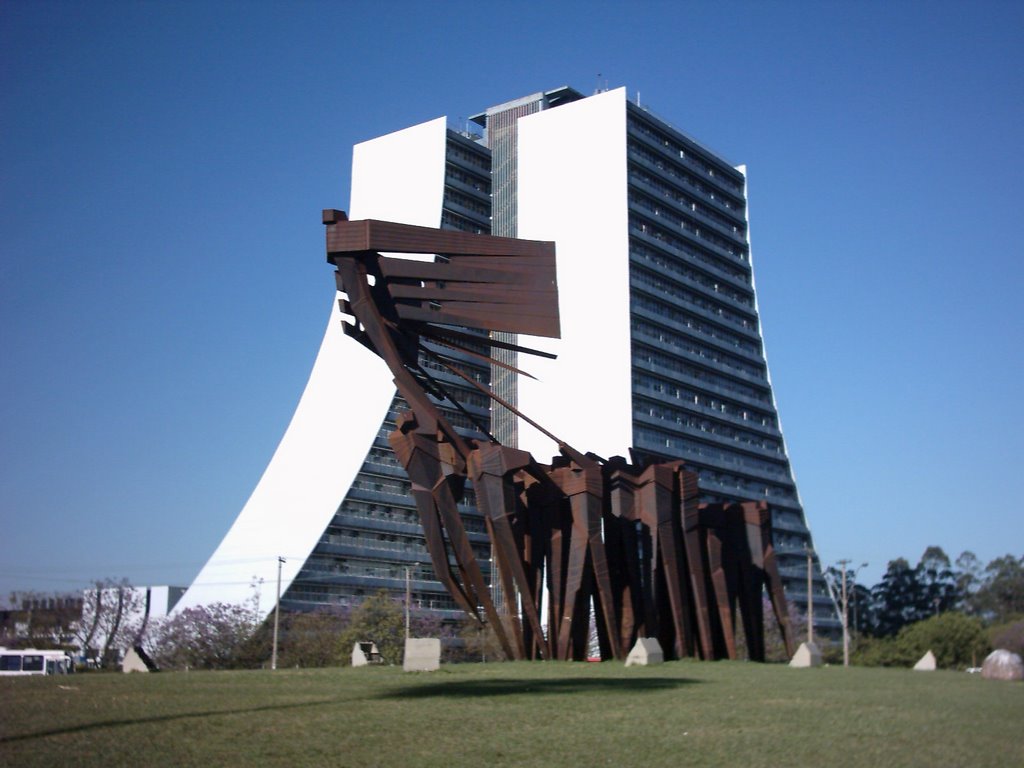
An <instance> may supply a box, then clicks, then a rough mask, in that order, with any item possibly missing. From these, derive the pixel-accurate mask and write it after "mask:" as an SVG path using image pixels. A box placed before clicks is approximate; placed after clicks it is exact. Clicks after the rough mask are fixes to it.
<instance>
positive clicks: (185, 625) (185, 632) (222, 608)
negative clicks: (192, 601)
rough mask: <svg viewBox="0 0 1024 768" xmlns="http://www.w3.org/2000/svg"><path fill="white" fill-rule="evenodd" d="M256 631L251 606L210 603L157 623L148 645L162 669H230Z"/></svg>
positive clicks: (238, 664) (236, 665) (236, 664)
mask: <svg viewBox="0 0 1024 768" xmlns="http://www.w3.org/2000/svg"><path fill="white" fill-rule="evenodd" d="M254 630H255V626H254V624H253V620H252V609H250V608H249V607H248V606H242V605H229V604H227V603H211V604H209V605H200V606H195V607H193V608H186V609H185V610H183V611H182V612H181V613H178V614H175V615H173V616H170V617H168V618H165V619H163V620H161V621H159V622H157V623H156V625H155V626H154V627H153V629H152V631H151V632H150V633H149V637H148V638H147V639H146V642H145V645H146V649H147V651H148V652H149V654H150V656H152V658H153V660H154V661H155V662H156V664H157V666H159V667H161V668H163V669H186V668H187V669H231V668H235V667H238V666H241V664H240V655H241V651H242V649H243V647H244V645H245V643H246V641H247V640H248V639H249V638H250V637H251V636H252V634H253V632H254Z"/></svg>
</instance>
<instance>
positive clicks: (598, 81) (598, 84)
mask: <svg viewBox="0 0 1024 768" xmlns="http://www.w3.org/2000/svg"><path fill="white" fill-rule="evenodd" d="M594 93H601V73H600V72H598V73H597V87H596V88H594Z"/></svg>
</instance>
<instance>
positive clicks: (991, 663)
mask: <svg viewBox="0 0 1024 768" xmlns="http://www.w3.org/2000/svg"><path fill="white" fill-rule="evenodd" d="M981 676H982V677H984V678H986V679H988V680H1024V661H1021V658H1020V656H1018V655H1017V654H1016V653H1013V652H1012V651H1007V650H1006V649H1004V648H999V649H997V650H995V651H992V653H990V654H989V655H988V656H986V657H985V661H984V663H982V665H981Z"/></svg>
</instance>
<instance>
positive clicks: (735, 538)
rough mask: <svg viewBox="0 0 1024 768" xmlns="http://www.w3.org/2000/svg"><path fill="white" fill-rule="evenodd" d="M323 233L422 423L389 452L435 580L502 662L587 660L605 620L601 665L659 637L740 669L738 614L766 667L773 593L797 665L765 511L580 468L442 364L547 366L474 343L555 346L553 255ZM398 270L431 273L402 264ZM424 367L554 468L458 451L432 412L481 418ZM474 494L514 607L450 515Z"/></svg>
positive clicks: (659, 466)
mask: <svg viewBox="0 0 1024 768" xmlns="http://www.w3.org/2000/svg"><path fill="white" fill-rule="evenodd" d="M323 220H324V224H325V225H326V226H327V260H328V261H329V262H330V263H332V264H334V266H335V267H336V268H337V273H336V279H337V284H338V289H339V290H340V291H342V292H343V293H344V294H345V295H346V297H347V298H345V299H343V300H342V302H341V310H342V312H343V313H344V314H346V315H349V316H351V317H352V318H354V322H353V323H346V324H345V332H346V333H347V334H348V335H350V336H352V337H353V338H355V339H356V340H358V341H359V342H360V343H362V344H364V345H366V346H367V347H368V348H369V349H371V350H372V351H373V352H375V353H376V354H377V355H379V356H380V357H381V358H382V359H383V360H384V362H385V363H387V365H388V367H389V369H390V370H391V372H392V373H393V374H394V377H395V379H394V380H395V385H396V386H397V388H398V391H399V393H400V394H401V395H402V397H403V398H404V399H405V401H406V403H407V404H408V405H409V408H410V411H409V412H408V413H405V414H403V415H401V416H400V417H399V419H398V423H397V428H396V429H395V431H394V432H393V433H392V434H391V435H390V437H389V442H390V443H391V446H392V448H393V449H394V452H395V454H396V456H397V457H398V459H399V461H400V462H401V463H402V465H403V466H404V467H405V469H406V472H407V473H408V475H409V478H410V480H411V481H412V494H413V497H414V499H415V501H416V507H417V510H418V512H419V516H420V522H421V525H422V527H423V533H424V537H425V539H426V546H427V550H428V552H429V554H430V558H431V561H432V563H433V566H434V572H435V574H436V575H437V578H438V579H439V580H440V581H441V582H442V583H443V584H444V585H445V586H446V588H447V589H448V591H449V593H450V594H451V595H452V597H453V599H454V600H455V601H456V603H457V604H458V605H459V606H460V607H461V608H462V609H463V610H465V611H466V612H467V613H468V614H470V615H471V616H474V617H475V618H476V619H477V620H478V621H481V622H484V621H486V622H487V623H489V624H490V626H491V627H492V628H493V631H494V633H495V635H496V637H497V639H498V641H499V642H500V644H501V646H502V648H503V649H504V651H505V653H506V655H507V656H509V657H510V658H515V659H524V658H533V659H536V658H546V659H583V658H585V657H586V654H587V644H588V639H589V622H590V615H591V606H593V612H594V615H595V617H596V621H597V634H598V642H599V645H600V650H601V657H602V658H603V659H609V658H616V659H622V658H625V656H626V654H627V653H628V652H629V650H630V648H631V647H632V646H633V644H634V643H635V642H636V640H637V638H638V637H657V638H658V640H659V641H660V643H661V646H662V648H663V650H664V652H665V655H666V658H679V657H683V656H699V657H700V658H704V659H717V658H722V657H729V658H735V657H736V641H735V630H734V617H735V614H736V611H737V610H738V611H739V613H740V616H741V619H742V621H743V625H744V628H745V631H746V637H747V643H748V651H749V655H750V657H751V658H753V659H763V658H764V635H763V629H762V625H763V615H762V613H763V611H762V606H761V591H762V588H763V587H765V586H767V587H768V591H769V594H770V595H771V599H772V605H773V608H774V611H775V614H776V617H777V618H778V620H779V624H780V626H781V628H782V631H783V636H784V638H785V642H786V647H787V651H788V652H789V653H790V654H792V651H793V649H792V639H791V632H790V628H789V621H788V616H787V612H786V604H785V597H784V595H783V592H782V584H781V580H780V578H779V573H778V569H777V568H776V565H775V556H774V553H773V550H772V545H771V514H770V511H769V509H768V506H767V504H765V503H764V502H745V503H739V504H718V505H708V504H699V503H698V489H697V475H696V473H694V472H691V471H689V470H687V469H686V468H685V466H684V465H683V463H682V462H678V461H675V462H665V463H656V464H651V465H649V466H642V467H638V466H635V465H633V464H631V463H629V462H627V461H626V460H625V459H623V458H621V457H612V458H610V459H607V460H605V459H601V458H600V457H597V456H595V455H593V454H583V453H580V452H579V451H577V450H576V449H574V448H573V447H572V446H570V445H568V444H566V443H565V442H563V441H560V440H558V438H557V437H555V436H554V435H551V434H550V433H549V432H547V431H546V430H544V428H543V427H541V426H540V425H538V424H536V423H535V422H532V421H530V420H529V418H528V417H527V416H525V415H523V414H521V413H519V412H518V411H517V410H516V409H515V408H514V407H512V406H511V405H510V404H508V403H506V402H504V401H503V400H501V399H500V398H499V397H498V396H496V395H495V394H494V393H493V392H491V391H490V389H489V388H488V387H486V386H484V385H482V384H480V383H479V382H477V381H476V380H475V379H474V378H473V377H472V376H470V375H468V374H467V373H465V372H464V371H462V370H461V369H460V367H459V365H458V359H457V357H458V356H457V355H453V354H449V353H445V352H441V351H438V350H439V349H447V350H451V351H453V352H457V353H459V354H462V355H470V356H473V357H476V358H481V357H483V358H484V359H487V360H489V361H490V362H492V363H493V362H494V361H493V360H492V359H491V358H490V357H489V356H488V355H483V354H482V353H481V352H480V351H478V350H479V349H480V348H481V346H482V345H489V346H490V347H491V348H494V347H500V348H504V349H514V350H517V351H520V352H524V353H528V354H536V355H543V356H548V357H550V356H551V355H549V354H547V353H545V352H540V351H538V350H533V349H528V348H526V347H520V346H517V345H513V344H509V343H507V342H502V341H498V340H494V339H488V338H486V337H484V336H482V335H477V334H473V333H471V332H468V331H467V330H466V329H467V328H473V329H479V330H486V331H507V332H510V333H521V334H529V335H532V336H543V337H549V338H555V337H558V335H559V321H558V291H557V286H556V282H555V248H554V244H553V243H548V242H538V241H529V240H518V239H514V238H503V237H491V236H489V235H472V234H466V233H462V232H448V231H441V230H436V229H430V228H426V227H415V226H409V225H404V224H394V223H390V222H383V221H372V220H368V221H348V220H347V219H346V217H345V214H344V213H343V212H341V211H335V210H325V211H324V219H323ZM404 253H415V254H435V255H437V258H436V259H435V260H432V261H429V260H428V261H423V260H412V259H404V258H400V257H398V256H396V255H394V254H404ZM424 342H429V344H427V343H424ZM421 355H422V356H425V357H426V358H427V359H429V360H430V361H431V364H432V365H440V366H441V367H443V368H444V369H447V370H448V371H450V372H452V373H453V374H455V375H456V376H458V377H460V378H462V379H463V380H465V381H466V382H468V383H469V384H470V385H472V386H474V387H475V388H477V389H479V390H480V391H481V392H483V393H484V394H485V395H487V396H488V397H490V398H491V399H493V400H495V401H496V402H498V403H500V404H501V405H503V406H505V407H506V408H509V409H510V410H512V411H513V412H514V413H516V414H517V415H518V416H520V417H521V418H523V419H526V420H527V421H530V423H531V424H533V425H534V426H535V427H537V428H538V429H540V430H541V431H542V432H544V433H545V434H547V435H549V436H550V437H551V438H552V439H553V440H554V442H555V443H556V445H557V446H558V451H559V455H558V456H556V457H555V458H554V459H553V460H552V463H551V464H549V465H545V464H540V463H538V462H537V461H536V460H535V459H534V458H533V457H532V456H531V455H530V454H529V453H527V452H525V451H521V450H518V449H515V448H511V447H508V446H504V445H501V444H500V443H498V442H497V441H496V440H494V439H489V440H474V439H468V438H466V437H463V436H462V435H460V434H459V433H458V432H456V430H455V429H454V427H453V426H452V425H451V424H450V423H449V422H448V421H447V420H446V419H445V417H444V416H443V414H442V413H441V411H440V410H439V409H438V407H437V406H436V405H435V402H434V400H437V401H444V400H448V401H449V402H451V403H452V405H453V406H454V407H455V408H456V409H459V410H460V411H462V412H463V413H464V414H465V415H466V416H467V417H468V418H470V420H472V414H470V413H469V412H468V411H466V410H465V409H464V408H462V406H461V405H460V403H459V402H458V401H457V400H456V399H455V398H453V397H451V396H450V394H449V393H448V392H447V391H446V390H445V388H444V386H442V384H441V383H440V382H438V381H437V380H436V379H435V378H434V377H432V376H431V375H430V373H429V370H428V368H427V366H425V365H424V364H423V363H422V360H423V359H424V358H422V357H421ZM513 370H516V369H513ZM517 372H520V371H517ZM520 373H522V372H520ZM525 375H529V374H525ZM432 398H433V399H432ZM479 426H480V431H481V433H482V434H487V432H486V430H485V429H483V426H482V425H479ZM467 480H468V481H471V482H472V484H473V488H474V489H475V492H476V497H477V505H478V507H479V509H480V511H481V512H482V513H483V515H484V518H485V521H486V525H487V532H488V535H489V537H490V540H491V542H492V544H493V546H494V552H495V568H496V570H497V578H498V579H499V580H500V583H501V587H502V589H501V594H502V595H503V596H504V601H505V604H504V605H503V606H497V605H495V604H494V601H493V600H492V599H491V594H490V592H489V590H488V588H487V585H486V583H485V581H484V577H483V573H482V572H481V570H480V567H479V565H478V563H477V560H476V558H475V556H474V554H473V550H472V547H471V546H470V541H469V537H468V536H467V534H466V529H465V527H464V525H463V522H462V519H461V517H460V516H459V513H458V511H457V509H456V504H457V503H458V501H459V500H460V499H461V498H462V495H463V492H464V488H465V485H466V482H467ZM545 591H546V592H547V595H548V599H547V608H546V610H547V615H546V616H545V615H544V610H545V606H544V600H543V595H544V593H545ZM712 602H713V603H714V606H715V608H717V610H712V606H711V604H712Z"/></svg>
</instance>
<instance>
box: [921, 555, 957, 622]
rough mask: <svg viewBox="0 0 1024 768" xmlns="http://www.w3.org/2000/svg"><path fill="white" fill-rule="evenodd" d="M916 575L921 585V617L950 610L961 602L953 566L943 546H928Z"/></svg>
mask: <svg viewBox="0 0 1024 768" xmlns="http://www.w3.org/2000/svg"><path fill="white" fill-rule="evenodd" d="M915 575H916V577H917V582H918V584H919V585H920V596H919V599H920V603H919V604H918V605H917V613H918V615H919V616H921V618H924V617H925V616H929V615H934V614H937V613H939V612H943V613H945V612H946V611H950V610H952V609H953V608H955V607H956V605H957V603H958V602H960V601H959V599H958V593H957V585H956V578H955V576H954V575H953V566H952V563H950V561H949V557H948V556H947V555H946V553H945V552H944V551H943V550H942V547H928V548H927V549H926V550H925V551H924V554H923V555H921V560H920V561H919V562H918V564H917V569H916V573H915Z"/></svg>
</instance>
